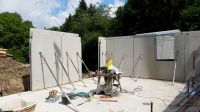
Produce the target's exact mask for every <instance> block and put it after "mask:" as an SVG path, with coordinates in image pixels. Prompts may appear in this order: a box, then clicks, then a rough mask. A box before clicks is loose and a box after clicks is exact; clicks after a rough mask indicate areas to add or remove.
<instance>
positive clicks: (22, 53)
mask: <svg viewBox="0 0 200 112" xmlns="http://www.w3.org/2000/svg"><path fill="white" fill-rule="evenodd" d="M32 27H33V25H32V22H30V21H23V20H22V18H21V16H20V15H19V14H17V13H9V12H4V13H0V29H1V30H0V47H3V48H6V49H8V52H9V53H10V54H12V55H13V57H14V59H16V60H18V61H21V62H28V61H29V54H28V50H29V49H28V48H29V28H32Z"/></svg>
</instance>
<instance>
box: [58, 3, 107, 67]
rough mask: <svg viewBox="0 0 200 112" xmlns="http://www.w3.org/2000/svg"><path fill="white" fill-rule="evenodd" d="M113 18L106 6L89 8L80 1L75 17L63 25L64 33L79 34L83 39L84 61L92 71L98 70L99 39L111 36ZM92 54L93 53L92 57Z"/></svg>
mask: <svg viewBox="0 0 200 112" xmlns="http://www.w3.org/2000/svg"><path fill="white" fill-rule="evenodd" d="M110 24H111V18H110V17H109V16H108V11H107V9H106V8H105V6H103V5H100V6H95V5H92V4H90V5H89V7H87V5H86V3H85V1H84V0H81V1H80V4H79V6H78V8H77V9H76V12H75V14H74V15H69V17H68V18H66V21H65V22H64V24H63V25H61V26H60V27H61V30H62V31H64V32H72V33H77V34H79V36H80V37H81V42H82V52H83V59H84V61H85V62H86V64H87V65H88V67H90V68H91V69H93V70H95V69H97V68H96V67H97V62H98V60H97V57H98V56H97V50H98V49H97V48H98V47H97V46H98V44H97V43H98V41H97V40H98V37H100V36H109V35H110V31H109V28H110ZM91 52H92V53H93V54H92V55H89V54H91Z"/></svg>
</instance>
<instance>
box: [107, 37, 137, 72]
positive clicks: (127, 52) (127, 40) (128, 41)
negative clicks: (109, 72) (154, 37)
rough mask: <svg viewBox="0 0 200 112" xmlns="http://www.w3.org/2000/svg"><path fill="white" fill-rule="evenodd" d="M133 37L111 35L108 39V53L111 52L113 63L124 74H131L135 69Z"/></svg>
mask: <svg viewBox="0 0 200 112" xmlns="http://www.w3.org/2000/svg"><path fill="white" fill-rule="evenodd" d="M133 37H134V36H124V37H109V38H107V39H106V50H107V53H111V54H112V55H111V57H112V59H113V65H114V66H116V67H117V68H118V69H120V71H121V72H123V74H122V76H131V74H132V69H133V57H134V56H133V45H134V44H133Z"/></svg>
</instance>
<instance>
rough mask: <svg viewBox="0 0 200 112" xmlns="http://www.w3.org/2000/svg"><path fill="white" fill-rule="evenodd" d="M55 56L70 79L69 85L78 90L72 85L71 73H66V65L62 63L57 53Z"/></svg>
mask: <svg viewBox="0 0 200 112" xmlns="http://www.w3.org/2000/svg"><path fill="white" fill-rule="evenodd" d="M55 56H56V58H57V60H58V62H59V63H60V65H61V67H62V68H63V70H64V72H65V74H66V76H67V78H68V80H69V83H70V84H71V85H72V87H73V88H74V89H76V88H75V87H74V84H73V83H72V81H71V79H70V77H69V73H67V71H66V69H65V67H64V65H63V63H62V62H61V61H60V59H59V57H58V55H57V54H56V53H55Z"/></svg>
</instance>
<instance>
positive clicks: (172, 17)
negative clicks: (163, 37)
mask: <svg viewBox="0 0 200 112" xmlns="http://www.w3.org/2000/svg"><path fill="white" fill-rule="evenodd" d="M60 29H61V31H64V32H72V33H77V34H79V35H80V37H81V39H82V51H83V59H84V60H85V62H86V64H87V65H89V68H93V69H96V67H97V57H98V56H97V48H98V47H97V44H98V43H97V42H98V41H97V39H98V37H100V36H104V37H106V36H119V35H123V36H124V35H133V34H138V33H146V32H153V31H162V30H170V29H181V30H199V29H200V0H127V2H126V3H125V5H124V6H122V7H119V8H118V10H117V12H116V17H114V18H111V17H110V16H109V8H108V7H106V6H103V5H100V6H96V5H92V4H90V5H89V7H87V5H86V3H85V1H84V0H81V1H80V4H79V6H78V8H77V9H76V12H75V14H74V15H70V16H69V17H68V18H67V19H66V21H65V23H64V24H63V25H62V26H60Z"/></svg>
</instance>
